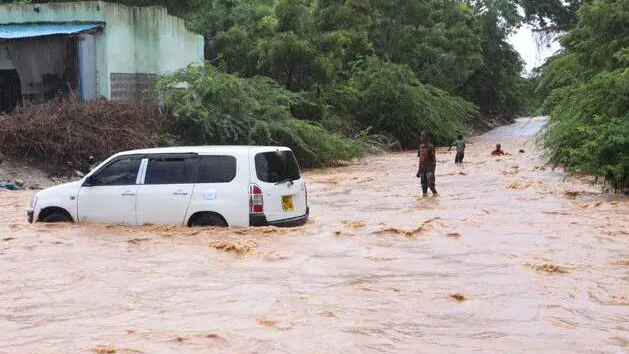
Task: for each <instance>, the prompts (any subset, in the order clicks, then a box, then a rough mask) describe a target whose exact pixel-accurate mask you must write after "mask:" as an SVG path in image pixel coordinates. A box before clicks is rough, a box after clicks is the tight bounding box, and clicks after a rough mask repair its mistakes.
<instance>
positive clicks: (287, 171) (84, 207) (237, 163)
mask: <svg viewBox="0 0 629 354" xmlns="http://www.w3.org/2000/svg"><path fill="white" fill-rule="evenodd" d="M308 214H309V208H308V195H307V190H306V183H305V181H304V178H303V177H302V176H301V172H300V169H299V165H298V164H297V160H296V159H295V156H294V155H293V152H292V151H291V150H290V149H289V148H286V147H273V146H265V147H261V146H198V147H172V148H156V149H143V150H133V151H125V152H121V153H118V154H115V155H113V156H111V157H110V158H108V159H107V160H105V161H104V162H103V163H101V164H100V165H98V166H97V167H96V168H95V169H93V170H92V171H91V172H90V173H88V174H87V175H86V176H85V177H84V178H83V179H81V180H80V181H76V182H72V183H66V184H62V185H58V186H55V187H51V188H47V189H44V190H42V191H40V192H39V193H37V194H36V195H35V196H34V197H33V199H32V200H31V203H30V208H29V209H28V219H29V222H33V221H41V222H81V223H99V224H127V225H144V224H155V225H184V226H266V225H275V226H298V225H302V224H304V223H305V222H306V221H307V220H308Z"/></svg>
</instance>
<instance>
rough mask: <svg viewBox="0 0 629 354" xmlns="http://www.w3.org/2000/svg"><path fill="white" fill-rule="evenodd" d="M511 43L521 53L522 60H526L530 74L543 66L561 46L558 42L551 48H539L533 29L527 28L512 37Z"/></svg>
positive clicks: (524, 27)
mask: <svg viewBox="0 0 629 354" xmlns="http://www.w3.org/2000/svg"><path fill="white" fill-rule="evenodd" d="M509 41H510V42H511V44H512V45H513V46H514V47H515V49H516V50H517V51H518V52H520V55H521V56H522V59H524V62H525V63H526V71H527V72H530V71H531V70H533V69H534V68H535V67H537V66H540V65H541V64H543V63H544V60H545V59H546V58H548V57H549V56H550V55H552V54H553V53H554V52H555V51H556V50H557V49H559V44H558V43H557V42H553V43H552V44H551V47H550V48H548V47H546V46H545V45H544V46H542V47H541V48H538V46H537V43H536V42H535V37H534V35H533V32H532V31H531V28H530V27H527V26H523V27H522V28H520V30H519V31H518V32H517V33H515V34H514V35H513V36H511V38H510V40H509Z"/></svg>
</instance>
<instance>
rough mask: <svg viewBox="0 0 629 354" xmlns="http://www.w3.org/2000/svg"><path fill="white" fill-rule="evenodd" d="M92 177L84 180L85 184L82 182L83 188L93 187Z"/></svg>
mask: <svg viewBox="0 0 629 354" xmlns="http://www.w3.org/2000/svg"><path fill="white" fill-rule="evenodd" d="M94 182H95V181H94V176H89V177H87V178H86V179H85V182H83V187H91V186H93V185H94Z"/></svg>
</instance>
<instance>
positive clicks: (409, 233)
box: [373, 217, 440, 237]
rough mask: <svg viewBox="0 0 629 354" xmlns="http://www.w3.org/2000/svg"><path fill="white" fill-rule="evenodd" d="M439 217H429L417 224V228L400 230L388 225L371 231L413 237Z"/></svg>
mask: <svg viewBox="0 0 629 354" xmlns="http://www.w3.org/2000/svg"><path fill="white" fill-rule="evenodd" d="M438 219H440V218H439V217H434V218H430V219H428V220H426V221H424V222H423V223H421V225H419V227H418V228H416V229H413V230H402V229H398V228H395V227H389V228H385V229H382V230H378V231H374V232H373V233H374V234H376V235H382V234H397V235H401V234H402V235H404V236H406V237H413V236H415V235H416V234H418V233H421V232H423V231H426V227H427V226H428V225H429V224H430V223H431V222H433V221H435V220H438Z"/></svg>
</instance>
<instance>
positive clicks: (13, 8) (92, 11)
mask: <svg viewBox="0 0 629 354" xmlns="http://www.w3.org/2000/svg"><path fill="white" fill-rule="evenodd" d="M36 9H38V10H37V11H36ZM69 21H100V22H105V24H106V27H105V29H104V30H103V32H102V33H101V34H98V35H96V55H97V63H96V67H97V70H98V73H97V80H98V91H99V92H100V94H101V95H103V96H105V97H107V98H111V83H110V74H111V73H124V74H135V73H137V74H163V73H166V72H169V71H173V70H177V69H180V68H183V67H185V66H186V65H188V64H190V63H194V62H202V61H203V45H204V42H203V37H202V36H200V35H198V34H195V33H192V32H190V31H188V30H187V29H186V28H185V24H184V21H183V20H182V19H180V18H177V17H174V16H171V15H168V13H167V12H166V9H164V8H162V7H157V6H150V7H128V6H125V5H120V4H115V3H105V2H102V1H88V2H74V3H51V4H14V5H1V6H0V23H22V22H69ZM1 60H2V58H1V57H0V63H2V62H1Z"/></svg>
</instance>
